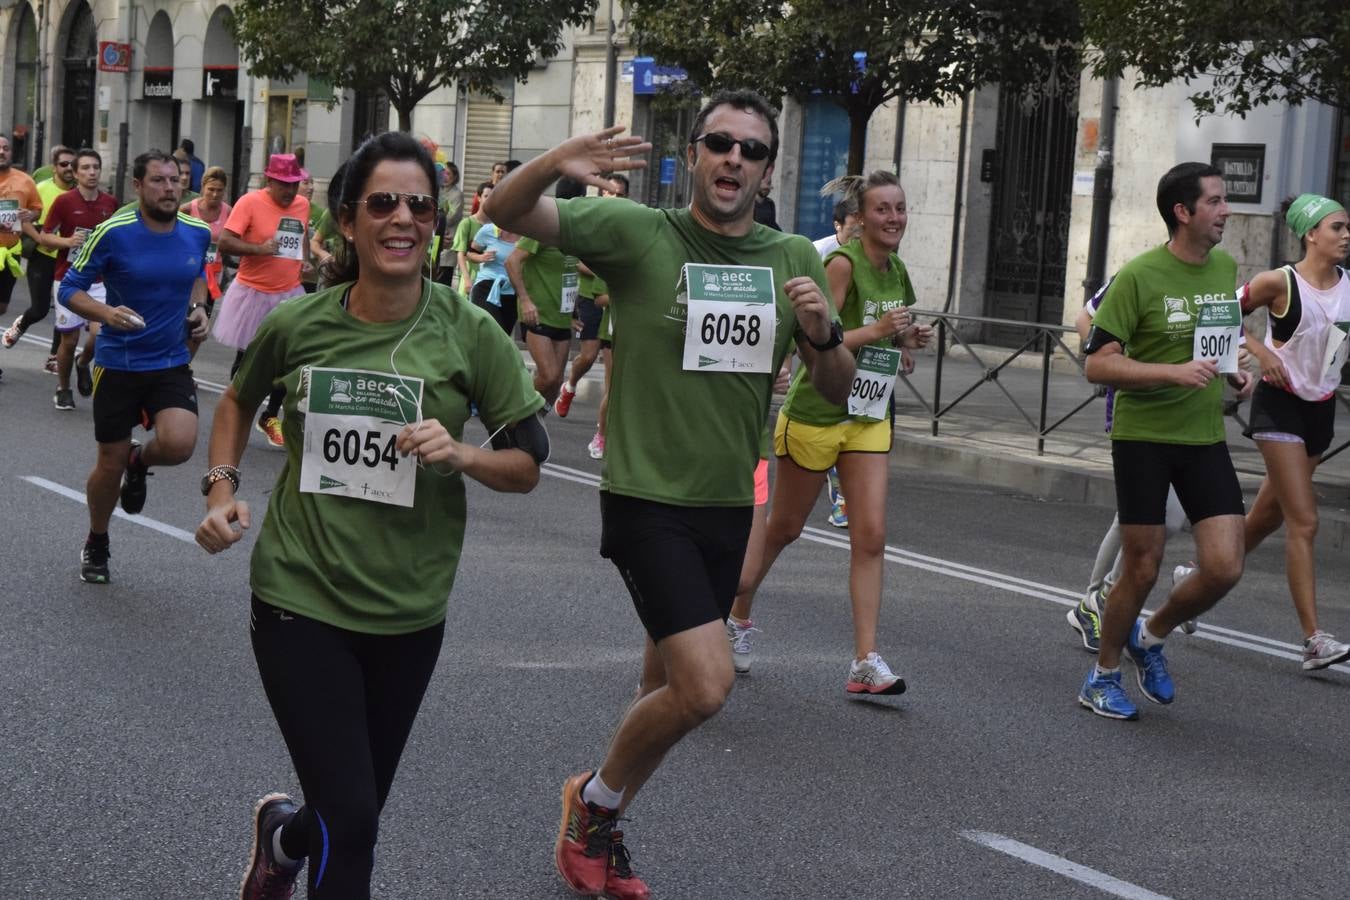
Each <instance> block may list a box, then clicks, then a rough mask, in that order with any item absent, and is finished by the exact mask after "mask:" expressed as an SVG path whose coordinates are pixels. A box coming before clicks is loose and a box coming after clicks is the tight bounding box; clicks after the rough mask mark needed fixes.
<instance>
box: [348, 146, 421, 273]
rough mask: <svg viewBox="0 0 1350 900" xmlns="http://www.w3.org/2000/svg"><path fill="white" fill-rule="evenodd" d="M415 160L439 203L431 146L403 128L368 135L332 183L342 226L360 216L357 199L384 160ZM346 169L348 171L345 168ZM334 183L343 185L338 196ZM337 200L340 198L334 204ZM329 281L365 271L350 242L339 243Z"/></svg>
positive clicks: (363, 192) (362, 194)
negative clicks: (429, 148)
mask: <svg viewBox="0 0 1350 900" xmlns="http://www.w3.org/2000/svg"><path fill="white" fill-rule="evenodd" d="M404 160H412V161H413V162H415V163H417V164H418V165H419V166H421V168H422V171H423V172H424V173H426V176H427V185H428V187H429V189H430V191H431V199H432V201H433V202H434V203H436V204H437V205H439V203H440V198H439V193H440V191H439V186H438V184H437V181H438V179H437V178H436V164H435V163H434V162H433V161H432V159H431V155H430V154H429V153H427V149H426V148H425V147H423V146H422V144H421V142H419V141H418V140H417V139H416V138H414V137H412V136H411V135H409V134H407V133H406V132H402V131H386V132H384V133H383V134H377V135H375V136H374V137H371V138H368V139H367V140H366V141H365V143H363V144H362V145H361V146H360V147H358V148H357V149H356V152H355V153H353V154H352V157H351V159H349V160H347V161H346V162H345V163H343V164H342V168H341V169H339V172H340V173H341V176H342V177H341V178H340V179H339V178H338V176H337V175H334V176H333V181H332V184H330V185H329V188H328V203H329V206H328V209H329V211H330V213H331V214H332V215H333V216H334V217H335V218H336V219H337V222H338V224H339V225H343V224H346V223H348V222H351V221H352V219H353V218H355V216H356V201H357V200H360V199H361V198H362V197H363V196H364V195H365V190H366V182H368V181H369V180H370V175H371V173H372V172H374V171H375V167H376V166H378V165H379V164H380V163H382V162H403V161H404ZM343 170H345V171H343ZM333 185H340V189H339V190H338V191H337V194H336V198H335V197H334V190H333ZM334 199H336V200H337V202H336V203H334V202H333V201H334ZM328 274H329V280H330V281H331V282H333V283H337V282H342V281H355V280H356V279H357V277H358V276H359V275H360V274H361V270H360V265H359V263H358V260H357V258H356V248H355V247H353V246H352V244H351V243H350V242H349V241H346V240H344V241H343V242H342V243H341V244H340V245H339V246H338V251H337V253H335V254H333V262H332V264H331V265H330V266H329V272H328Z"/></svg>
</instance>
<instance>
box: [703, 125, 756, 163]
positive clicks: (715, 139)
mask: <svg viewBox="0 0 1350 900" xmlns="http://www.w3.org/2000/svg"><path fill="white" fill-rule="evenodd" d="M699 141H702V142H703V144H704V146H706V147H707V148H708V149H709V150H711V151H712V152H714V153H730V152H731V148H732V147H735V146H736V145H738V144H739V145H740V148H741V156H743V157H745V158H746V159H748V160H750V161H751V162H759V161H760V160H762V159H768V158H769V145H768V144H765V143H762V142H760V141H757V140H755V139H754V138H747V139H746V140H743V141H738V140H736V139H735V138H733V137H732V136H731V135H729V134H722V133H721V132H720V131H710V132H708V133H707V134H700V135H699V136H698V137H696V138H694V141H693V142H694V143H695V144H697V143H698V142H699Z"/></svg>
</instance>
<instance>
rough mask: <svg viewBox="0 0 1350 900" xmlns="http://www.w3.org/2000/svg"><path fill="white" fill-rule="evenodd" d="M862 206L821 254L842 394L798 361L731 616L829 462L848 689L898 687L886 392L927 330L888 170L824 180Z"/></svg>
mask: <svg viewBox="0 0 1350 900" xmlns="http://www.w3.org/2000/svg"><path fill="white" fill-rule="evenodd" d="M826 188H827V189H838V190H840V191H841V192H843V193H844V194H846V195H847V196H849V197H850V198H851V199H853V200H854V201H855V202H856V204H857V207H858V210H859V214H860V215H861V217H862V230H861V233H860V236H859V237H858V238H856V239H854V240H850V241H848V242H846V243H845V244H843V245H842V246H841V247H840V248H839V249H837V250H835V251H834V252H833V253H831V254H830V255H829V256H828V257H826V260H825V274H826V276H827V277H828V278H829V283H830V293H831V294H832V298H833V300H834V304H835V307H836V308H837V309H838V310H839V318H840V320H841V321H842V322H843V327H844V345H845V346H846V347H848V348H849V349H850V350H851V351H853V352H854V353H855V354H856V356H857V371H856V374H855V376H854V379H853V387H852V390H851V391H850V393H849V396H848V398H847V399H846V400H845V401H844V403H842V404H840V403H833V402H830V401H829V400H827V399H826V398H824V397H822V396H821V395H820V394H819V393H818V392H817V391H816V390H815V389H814V388H813V387H812V386H811V382H810V380H809V378H807V377H805V376H804V374H803V371H802V370H798V373H797V377H796V378H795V379H794V381H793V384H792V387H791V388H790V389H789V391H788V395H787V400H786V401H785V402H784V403H783V408H782V410H781V411H780V412H779V413H778V422H777V426H776V427H775V429H774V454H775V455H776V456H777V457H778V475H777V480H776V481H775V483H774V486H773V502H772V506H771V511H770V513H769V521H768V530H767V534H766V538H765V549H764V562H763V564H762V566H761V571H760V572H759V574H758V577H757V578H755V579H754V581H753V582H752V583H751V584H750V586H749V587H748V588H747V589H745V590H742V591H741V592H740V593H739V594H738V595H737V597H736V604H735V606H733V607H732V610H731V615H732V617H733V619H732V621H733V622H740V623H745V622H746V621H747V620H748V619H749V618H750V609H751V603H752V602H753V599H754V593H755V591H756V590H757V589H758V587H759V584H760V582H762V581H763V579H764V577H765V575H767V574H768V571H769V567H770V566H772V565H773V563H774V560H775V559H777V558H778V554H779V553H781V552H782V550H783V548H785V547H786V546H787V545H788V544H790V543H792V542H793V541H795V540H796V539H797V537H798V536H799V535H800V534H801V531H802V528H803V527H804V526H805V524H806V519H807V516H809V515H810V513H811V508H812V507H813V506H814V505H815V502H816V498H817V497H818V496H819V495H820V489H821V486H822V485H824V484H825V474H826V472H828V471H829V470H830V468H831V467H832V466H835V467H837V468H838V470H839V479H840V481H841V483H842V487H843V491H844V495H845V496H846V497H848V502H849V507H848V509H849V522H848V527H849V550H850V554H849V594H850V597H851V600H852V608H853V639H854V658H853V661H852V663H851V664H850V666H849V671H848V676H847V678H846V680H845V684H844V687H845V690H847V691H848V692H850V693H854V694H899V693H901V692H902V691H904V690H905V682H904V679H902V678H901V677H900V676H898V675H897V674H896V673H895V672H893V671H892V670H891V668H890V666H889V665H887V663H886V661H885V660H884V659H882V657H881V656H880V654H878V653H877V624H878V621H879V619H880V616H881V585H882V564H883V552H884V549H885V544H886V485H887V477H888V475H889V471H890V469H889V466H890V459H889V453H890V450H891V428H892V424H891V394H892V391H893V390H894V387H895V378H896V375H897V374H898V373H899V371H900V366H901V363H902V360H901V350H902V348H906V347H907V348H911V349H913V348H919V347H923V346H925V345H926V344H927V343H928V341H929V340H930V339H931V337H932V328H931V327H930V326H926V325H922V326H921V325H914V324H912V323H911V320H910V314H909V309H908V308H909V307H910V306H912V305H913V304H914V300H915V297H914V286H913V285H912V284H911V283H910V280H909V273H908V271H907V270H906V269H905V265H904V263H902V262H901V261H900V258H899V257H898V256H897V255H896V250H897V249H898V248H899V246H900V239H901V238H902V237H904V234H905V227H906V225H907V224H908V222H909V215H908V211H907V207H906V205H905V192H904V191H903V190H902V189H901V188H900V182H899V179H898V178H896V176H895V174H894V173H892V172H888V171H885V170H878V171H875V172H873V173H871V174H870V175H868V176H867V177H866V178H862V177H859V176H850V177H846V178H843V179H840V181H839V182H837V183H832V184H830V185H826Z"/></svg>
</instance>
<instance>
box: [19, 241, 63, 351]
mask: <svg viewBox="0 0 1350 900" xmlns="http://www.w3.org/2000/svg"><path fill="white" fill-rule="evenodd" d="M55 278H56V260H55V259H54V258H53V257H50V256H48V255H47V254H45V253H38V252H37V251H34V252H33V255H32V256H30V257H28V311H27V312H25V313H24V314H23V317H22V318H21V319H20V321H19V330H21V331H27V330H28V329H30V328H32V327H33V326H34V325H36V324H37V323H39V322H41V321H42V320H43V319H45V318H47V313H49V312H51V309H52V281H54V280H55Z"/></svg>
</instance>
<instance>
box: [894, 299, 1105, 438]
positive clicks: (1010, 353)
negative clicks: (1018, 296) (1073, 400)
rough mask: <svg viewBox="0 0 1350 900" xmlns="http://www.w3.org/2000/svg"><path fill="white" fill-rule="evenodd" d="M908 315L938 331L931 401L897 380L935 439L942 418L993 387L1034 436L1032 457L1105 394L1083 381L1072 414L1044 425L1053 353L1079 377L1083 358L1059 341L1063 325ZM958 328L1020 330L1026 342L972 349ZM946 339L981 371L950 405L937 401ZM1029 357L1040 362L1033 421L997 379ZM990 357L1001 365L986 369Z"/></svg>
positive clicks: (920, 312) (953, 315)
mask: <svg viewBox="0 0 1350 900" xmlns="http://www.w3.org/2000/svg"><path fill="white" fill-rule="evenodd" d="M910 312H911V314H912V315H913V317H914V319H915V320H916V321H917V320H919V319H924V320H932V321H933V322H934V324H936V326H937V364H936V366H935V368H934V374H933V379H934V380H933V399H932V402H931V403H930V402H929V401H928V400H927V399H926V398H925V397H924V396H923V393H922V392H921V391H920V390H919V389H918V388H917V387H915V386H914V384H913V383H912V382H911V381H910V380H909V379H908V378H905V377H903V376H902V380H903V381H904V384H905V386H906V387H907V388H908V389H909V391H910V393H911V394H913V395H914V396H915V398H917V399H918V401H919V403H920V404H922V406H923V407H924V409H925V410H927V411H928V415H929V419H930V422H931V427H932V433H933V436H934V437H936V436H937V434H938V428H939V425H940V423H941V420H942V417H943V416H945V415H947V414H948V413H950V412H951V411H952V410H953V409H954V408H955V407H956V406H957V405H958V404H960V403H961V401H963V400H965V399H966V398H967V397H969V396H970V395H972V394H974V393H975V392H976V391H977V390H979V389H980V388H981V387H984V386H986V385H993V386H994V387H996V388H998V389H999V390H1000V391H1002V392H1003V395H1004V397H1005V398H1007V401H1008V403H1009V404H1010V405H1011V406H1012V408H1013V409H1015V410H1017V412H1018V414H1020V415H1021V417H1022V419H1023V421H1025V422H1026V424H1027V427H1028V428H1029V429H1030V430H1031V431H1032V432H1033V433H1034V434H1035V435H1036V453H1037V454H1038V455H1041V456H1044V455H1045V437H1046V435H1048V434H1050V433H1051V432H1052V431H1054V430H1055V429H1056V428H1058V427H1059V426H1061V425H1063V424H1064V423H1065V422H1066V421H1067V420H1069V419H1070V418H1072V417H1073V416H1074V415H1076V414H1077V413H1079V412H1081V411H1082V410H1083V409H1084V408H1085V407H1087V406H1089V405H1091V404H1092V402H1093V401H1094V400H1097V399H1098V398H1100V397H1102V396H1104V395H1105V393H1106V391H1105V389H1104V388H1095V387H1093V386H1092V385H1090V384H1088V383H1087V382H1086V381H1084V391H1085V392H1086V396H1085V397H1084V398H1083V399H1082V400H1081V401H1080V402H1078V403H1077V404H1076V405H1075V406H1074V407H1073V409H1071V410H1069V411H1068V412H1067V413H1065V414H1064V415H1062V416H1060V417H1059V418H1058V419H1055V420H1054V421H1053V422H1051V421H1049V416H1050V411H1049V397H1050V370H1051V360H1052V359H1053V357H1054V355H1055V351H1056V350H1059V351H1062V352H1063V354H1064V355H1065V356H1066V357H1068V358H1069V359H1070V360H1071V361H1072V362H1073V363H1074V365H1075V366H1077V367H1078V371H1079V372H1080V373H1082V371H1083V357H1082V355H1081V354H1079V353H1078V351H1076V350H1074V349H1073V348H1071V347H1069V345H1068V344H1066V343H1065V342H1064V337H1063V336H1064V335H1065V334H1066V333H1072V332H1073V329H1072V328H1067V327H1065V326H1063V325H1048V324H1045V323H1043V322H1023V321H1018V320H1016V319H993V318H988V317H985V316H965V315H958V314H956V313H947V312H935V311H932V310H925V309H913V310H910ZM958 325H965V326H968V327H969V326H979V327H980V330H981V331H984V330H987V329H988V328H989V327H994V328H998V329H1000V330H1002V331H1003V333H1005V334H1006V333H1008V332H1010V331H1021V332H1023V333H1025V334H1026V335H1027V337H1026V340H1024V341H1022V343H1021V344H1019V345H1017V346H1015V347H1010V348H1006V349H1005V348H1001V347H1000V348H991V347H987V346H983V347H980V348H979V349H978V350H977V349H976V347H975V346H974V345H972V344H971V343H970V342H968V341H967V340H966V339H965V338H964V337H962V335H961V329H960V328H959V327H957V326H958ZM949 337H950V339H951V341H952V343H953V344H954V345H959V346H961V347H962V348H964V349H965V351H966V353H967V354H969V356H970V358H971V359H973V360H974V361H975V362H976V363H977V364H978V365H979V366H980V368H981V370H982V371H981V372H980V375H979V377H978V378H977V379H976V380H975V382H974V383H973V384H971V385H970V386H969V387H967V388H966V389H965V390H963V391H961V393H960V394H958V395H957V397H956V399H955V400H951V401H948V402H946V403H945V404H944V403H943V400H942V398H943V394H944V390H943V388H944V385H943V361H944V360H945V359H946V356H947V353H948V348H947V344H948V339H949ZM1028 352H1031V353H1037V354H1039V355H1040V357H1041V366H1040V369H1041V385H1040V404H1039V409H1038V410H1037V411H1036V415H1035V416H1034V417H1033V414H1032V412H1029V411H1028V410H1027V408H1026V406H1024V405H1023V404H1022V403H1020V402H1019V401H1018V399H1017V398H1016V397H1014V396H1013V394H1012V392H1011V391H1009V390H1008V389H1007V388H1006V387H1005V386H1004V385H1003V384H1002V383H1000V381H999V374H1000V373H1001V372H1002V371H1003V370H1004V369H1006V368H1008V366H1010V365H1011V364H1012V362H1013V360H1015V359H1017V358H1018V357H1019V356H1022V355H1023V354H1024V353H1028ZM995 355H997V356H1002V357H1003V358H1002V360H1001V361H999V362H997V364H995V365H990V360H991V359H992V357H993V356H995Z"/></svg>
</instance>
